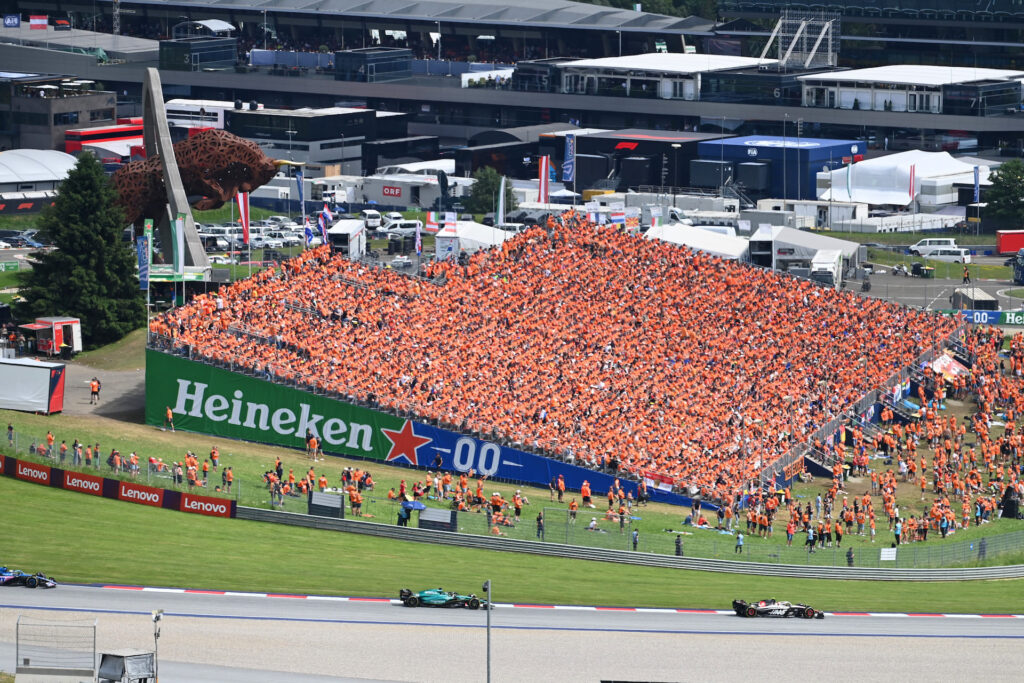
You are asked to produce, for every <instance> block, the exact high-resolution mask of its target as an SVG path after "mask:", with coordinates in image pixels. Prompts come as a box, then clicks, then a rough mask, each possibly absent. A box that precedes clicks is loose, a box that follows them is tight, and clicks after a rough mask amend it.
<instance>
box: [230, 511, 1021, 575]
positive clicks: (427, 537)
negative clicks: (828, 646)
mask: <svg viewBox="0 0 1024 683" xmlns="http://www.w3.org/2000/svg"><path fill="white" fill-rule="evenodd" d="M238 518H239V519H248V520H252V521H259V522H272V523H274V524H286V525H289V526H299V527H306V528H310V529H327V530H332V531H346V532H350V533H357V534H365V535H368V536H376V537H379V538H391V539H395V540H401V541H415V542H420V543H436V544H440V545H449V546H458V547H462V548H477V549H480V550H498V551H503V552H519V553H530V554H533V555H547V556H550V557H563V558H570V559H578V560H596V561H601V562H617V563H621V564H632V565H643V566H647V567H667V568H673V569H693V570H698V571H708V572H721V573H728V574H753V575H759V576H776V577H784V578H796V579H849V580H860V581H968V580H982V579H1013V578H1021V577H1024V565H1021V564H1015V565H1005V566H994V567H968V568H946V569H905V568H893V569H889V568H875V567H829V566H808V565H785V564H769V563H760V562H742V561H732V560H712V559H704V558H696V557H675V556H673V555H659V554H655V553H643V552H631V551H628V550H616V549H608V548H590V547H581V546H574V545H563V544H561V543H547V542H543V541H528V540H519V539H511V538H497V537H493V536H476V535H472V534H461V533H453V532H449V531H435V530H432V529H417V528H414V527H400V526H394V525H388V524H375V523H372V522H357V521H352V520H345V519H331V518H329V517H314V516H311V515H301V514H295V513H291V512H278V511H275V510H261V509H258V508H250V507H244V506H240V507H239V508H238Z"/></svg>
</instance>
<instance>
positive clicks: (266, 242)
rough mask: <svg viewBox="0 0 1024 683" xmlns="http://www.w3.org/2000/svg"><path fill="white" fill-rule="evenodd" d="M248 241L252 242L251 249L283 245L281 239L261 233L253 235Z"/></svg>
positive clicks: (280, 246)
mask: <svg viewBox="0 0 1024 683" xmlns="http://www.w3.org/2000/svg"><path fill="white" fill-rule="evenodd" d="M249 241H250V242H251V243H252V248H253V249H280V248H282V247H283V246H284V242H282V241H281V240H279V239H275V238H273V237H264V236H263V235H253V238H252V239H251V240H249Z"/></svg>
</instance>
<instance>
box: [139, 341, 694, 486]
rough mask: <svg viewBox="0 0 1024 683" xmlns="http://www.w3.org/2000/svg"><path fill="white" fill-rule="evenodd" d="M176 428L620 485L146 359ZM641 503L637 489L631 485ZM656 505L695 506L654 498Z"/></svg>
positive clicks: (171, 361) (257, 384) (269, 386)
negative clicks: (313, 440) (311, 442)
mask: <svg viewBox="0 0 1024 683" xmlns="http://www.w3.org/2000/svg"><path fill="white" fill-rule="evenodd" d="M168 408H170V409H171V412H172V413H173V414H174V426H175V427H176V428H178V429H185V430H188V431H193V432H201V433H205V434H215V435H217V436H223V437H228V438H233V439H244V440H246V441H255V442H259V443H268V444H275V445H278V446H287V447H289V448H304V447H305V444H306V439H307V436H306V435H307V433H309V434H312V435H313V436H315V437H317V440H318V441H319V442H320V444H321V446H322V448H323V450H324V452H325V453H331V454H333V455H342V456H355V457H359V458H367V459H371V460H378V461H380V462H384V463H389V464H394V465H412V466H416V467H425V468H428V469H429V468H431V467H440V468H442V469H446V470H454V471H457V472H469V471H470V470H473V471H474V472H475V473H476V474H477V475H486V476H488V477H497V478H500V479H508V480H512V481H520V482H529V483H532V484H536V485H539V486H547V485H548V483H549V482H551V480H552V479H553V478H556V477H558V475H562V477H563V478H564V480H565V486H566V488H567V489H576V490H578V489H579V488H580V485H581V484H582V483H583V480H585V479H586V480H588V481H589V482H590V485H591V488H592V489H593V490H594V491H595V492H602V493H603V492H607V491H608V489H609V488H611V485H612V481H613V479H614V477H612V476H611V475H608V474H604V473H601V472H596V471H594V470H589V469H586V468H583V467H577V466H575V465H569V464H567V463H563V462H559V461H557V460H551V459H549V458H545V457H542V456H539V455H534V454H532V453H526V452H524V451H520V450H517V449H515V448H510V447H508V446H502V445H500V444H496V443H492V442H489V441H482V440H480V439H476V438H473V437H470V436H465V435H462V434H458V433H455V432H450V431H448V430H445V429H441V428H438V427H435V426H432V425H428V424H423V423H420V422H414V421H412V420H408V419H405V418H400V417H395V416H394V415H389V414H387V413H383V412H378V411H375V410H370V409H369V408H363V407H360V406H354V405H351V404H348V403H345V402H343V401H339V400H337V399H333V398H327V397H325V396H316V395H313V394H311V393H308V392H305V391H301V390H299V389H294V388H291V387H286V386H282V385H279V384H276V383H273V382H270V381H266V380H262V379H257V378H254V377H248V376H246V375H240V374H236V373H233V372H229V371H227V370H223V369H220V368H215V367H212V366H209V365H205V364H203V363H198V362H195V361H190V360H187V359H184V358H180V357H178V356H171V355H168V354H165V353H161V352H159V351H152V350H147V351H146V422H147V423H148V424H151V425H162V424H163V423H164V417H165V414H166V411H167V409H168ZM621 483H622V485H623V487H624V488H625V489H626V490H627V491H632V493H633V496H634V498H635V497H636V493H637V492H636V484H635V483H634V482H632V481H626V480H623V481H622V482H621ZM649 493H650V495H651V498H652V499H653V500H660V501H664V502H669V503H675V504H682V505H689V504H690V500H689V498H686V497H684V496H680V495H678V494H674V493H669V492H666V491H658V490H650V491H649Z"/></svg>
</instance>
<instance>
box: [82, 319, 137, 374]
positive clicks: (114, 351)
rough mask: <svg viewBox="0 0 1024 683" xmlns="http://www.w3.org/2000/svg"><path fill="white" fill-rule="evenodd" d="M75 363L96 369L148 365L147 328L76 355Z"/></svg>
mask: <svg viewBox="0 0 1024 683" xmlns="http://www.w3.org/2000/svg"><path fill="white" fill-rule="evenodd" d="M74 363H75V365H88V366H89V367H90V368H95V369H96V370H110V371H118V370H139V369H142V368H145V367H146V330H145V329H138V330H135V331H134V332H129V333H128V334H127V335H126V336H125V337H123V338H122V339H121V340H120V341H116V342H114V343H113V344H108V345H107V346H104V347H102V348H99V349H96V350H95V351H86V352H84V353H80V354H78V355H77V356H75V361H74Z"/></svg>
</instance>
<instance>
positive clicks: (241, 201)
mask: <svg viewBox="0 0 1024 683" xmlns="http://www.w3.org/2000/svg"><path fill="white" fill-rule="evenodd" d="M235 201H236V202H237V203H238V222H239V223H241V224H242V244H249V193H248V192H239V193H238V194H236V195H235Z"/></svg>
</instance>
